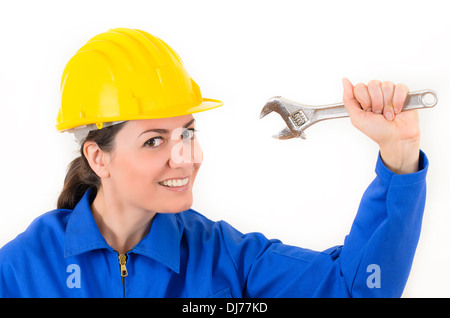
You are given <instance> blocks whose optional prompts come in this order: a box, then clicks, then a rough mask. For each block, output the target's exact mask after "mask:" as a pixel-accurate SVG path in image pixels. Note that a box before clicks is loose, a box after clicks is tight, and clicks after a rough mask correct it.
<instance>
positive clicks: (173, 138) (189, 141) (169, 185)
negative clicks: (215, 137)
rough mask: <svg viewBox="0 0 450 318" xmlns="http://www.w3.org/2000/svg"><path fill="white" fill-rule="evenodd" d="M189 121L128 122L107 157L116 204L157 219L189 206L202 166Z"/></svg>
mask: <svg viewBox="0 0 450 318" xmlns="http://www.w3.org/2000/svg"><path fill="white" fill-rule="evenodd" d="M194 127H195V121H194V117H193V116H192V115H185V116H179V117H172V118H161V119H147V120H132V121H128V122H127V123H126V124H125V125H124V127H123V128H122V129H121V130H120V131H119V132H118V133H117V135H116V137H115V143H114V150H113V151H112V152H111V153H110V154H108V156H109V160H108V171H109V177H108V178H107V180H102V185H103V186H105V184H104V183H105V182H107V183H108V187H109V189H110V190H111V193H113V194H114V195H115V196H116V199H117V200H118V202H122V204H124V205H131V206H133V207H134V208H140V209H144V210H149V211H153V212H158V213H176V212H181V211H185V210H187V209H189V208H190V207H191V206H192V186H193V184H194V180H195V177H196V175H197V172H198V169H199V168H200V165H201V161H202V152H201V149H200V145H199V144H198V141H197V139H196V138H195V133H194V131H195V130H194Z"/></svg>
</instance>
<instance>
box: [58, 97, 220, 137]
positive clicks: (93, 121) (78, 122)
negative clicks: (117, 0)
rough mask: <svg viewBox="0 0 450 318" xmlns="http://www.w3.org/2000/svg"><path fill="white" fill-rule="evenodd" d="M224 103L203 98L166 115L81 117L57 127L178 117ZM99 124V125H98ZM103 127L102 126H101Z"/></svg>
mask: <svg viewBox="0 0 450 318" xmlns="http://www.w3.org/2000/svg"><path fill="white" fill-rule="evenodd" d="M222 105H223V102H222V101H220V100H217V99H211V98H203V101H202V102H201V103H200V104H199V105H197V106H194V107H191V108H188V109H183V110H182V111H181V112H180V110H178V111H179V112H173V113H166V114H165V116H158V115H155V113H149V114H145V113H143V114H137V115H130V116H123V115H122V116H116V117H106V118H102V119H101V120H99V118H92V117H91V118H87V117H85V118H80V119H79V120H73V119H72V120H71V121H70V122H61V123H59V124H57V125H56V129H57V130H59V131H61V132H64V131H67V130H71V129H73V128H76V127H80V126H87V125H91V124H101V123H108V122H117V121H127V120H142V119H156V118H170V117H178V116H183V115H188V114H194V113H199V112H203V111H205V110H209V109H214V108H217V107H220V106H222ZM97 126H98V125H97ZM100 127H101V126H100Z"/></svg>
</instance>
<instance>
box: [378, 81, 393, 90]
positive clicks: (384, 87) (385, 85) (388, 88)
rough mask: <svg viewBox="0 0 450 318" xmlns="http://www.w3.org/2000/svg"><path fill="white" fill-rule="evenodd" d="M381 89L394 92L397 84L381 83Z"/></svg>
mask: <svg viewBox="0 0 450 318" xmlns="http://www.w3.org/2000/svg"><path fill="white" fill-rule="evenodd" d="M381 87H382V88H383V90H394V87H395V84H394V83H393V82H390V81H384V82H383V83H381Z"/></svg>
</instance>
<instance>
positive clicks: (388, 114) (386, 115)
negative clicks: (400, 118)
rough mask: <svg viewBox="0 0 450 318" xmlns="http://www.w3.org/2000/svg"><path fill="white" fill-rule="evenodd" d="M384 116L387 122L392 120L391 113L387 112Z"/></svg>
mask: <svg viewBox="0 0 450 318" xmlns="http://www.w3.org/2000/svg"><path fill="white" fill-rule="evenodd" d="M384 116H385V117H386V119H387V120H389V121H392V119H394V116H392V113H391V112H387V113H386V114H385V115H384Z"/></svg>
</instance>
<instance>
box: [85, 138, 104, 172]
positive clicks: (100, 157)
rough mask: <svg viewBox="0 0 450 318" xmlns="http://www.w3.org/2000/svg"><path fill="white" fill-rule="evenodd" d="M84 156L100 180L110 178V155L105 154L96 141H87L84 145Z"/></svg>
mask: <svg viewBox="0 0 450 318" xmlns="http://www.w3.org/2000/svg"><path fill="white" fill-rule="evenodd" d="M83 154H84V156H85V157H86V159H87V161H88V163H89V166H90V167H91V169H92V170H93V171H94V172H95V174H96V175H97V176H99V177H100V178H108V177H109V169H108V163H109V155H108V154H107V153H105V152H104V151H103V150H101V149H100V147H99V146H98V145H97V143H96V142H94V141H86V142H85V143H84V145H83Z"/></svg>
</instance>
